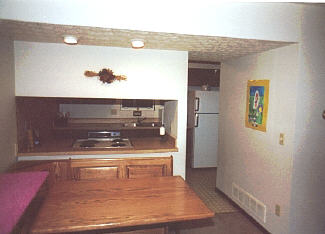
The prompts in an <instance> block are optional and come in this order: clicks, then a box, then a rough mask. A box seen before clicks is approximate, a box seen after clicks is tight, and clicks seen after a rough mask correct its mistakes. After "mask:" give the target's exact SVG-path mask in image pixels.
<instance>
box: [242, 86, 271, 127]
mask: <svg viewBox="0 0 325 234" xmlns="http://www.w3.org/2000/svg"><path fill="white" fill-rule="evenodd" d="M268 103H269V80H249V81H248V82H247V97H246V118H245V120H246V121H245V125H246V127H247V128H252V129H255V130H259V131H263V132H266V121H267V111H268Z"/></svg>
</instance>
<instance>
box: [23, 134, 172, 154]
mask: <svg viewBox="0 0 325 234" xmlns="http://www.w3.org/2000/svg"><path fill="white" fill-rule="evenodd" d="M73 141H74V140H73V139H53V140H50V141H47V142H42V145H41V146H38V147H34V149H32V150H30V151H21V152H18V153H17V156H20V157H21V156H55V155H104V154H141V153H163V152H177V151H178V149H177V147H176V146H175V139H174V138H173V137H170V136H166V140H165V141H162V140H161V138H160V137H138V138H130V141H131V143H132V145H133V148H132V149H123V148H117V149H74V148H72V144H73Z"/></svg>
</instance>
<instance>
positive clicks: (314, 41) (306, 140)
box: [290, 7, 325, 234]
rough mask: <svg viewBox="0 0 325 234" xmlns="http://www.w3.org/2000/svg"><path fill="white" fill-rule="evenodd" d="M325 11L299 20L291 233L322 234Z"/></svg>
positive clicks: (308, 13) (324, 201)
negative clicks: (299, 38)
mask: <svg viewBox="0 0 325 234" xmlns="http://www.w3.org/2000/svg"><path fill="white" fill-rule="evenodd" d="M324 16H325V8H324V7H318V8H316V7H305V9H304V12H303V18H302V34H301V44H300V54H299V56H300V60H299V73H300V74H299V78H298V91H297V110H296V116H295V118H296V136H295V154H294V160H293V175H292V179H293V180H292V193H291V196H292V199H291V217H290V227H291V229H290V233H291V234H300V233H301V234H304V233H308V234H318V233H325V222H324V217H325V209H324V204H325V184H324V178H325V169H324V168H325V120H324V119H322V112H323V111H324V110H325V66H324V61H325V28H324V25H325V17H324Z"/></svg>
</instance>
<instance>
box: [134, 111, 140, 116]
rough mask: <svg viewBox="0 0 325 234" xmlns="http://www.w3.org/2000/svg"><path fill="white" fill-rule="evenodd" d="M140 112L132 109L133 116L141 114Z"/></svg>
mask: <svg viewBox="0 0 325 234" xmlns="http://www.w3.org/2000/svg"><path fill="white" fill-rule="evenodd" d="M141 115H142V112H141V111H133V116H141Z"/></svg>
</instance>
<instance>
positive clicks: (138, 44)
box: [131, 39, 144, 49]
mask: <svg viewBox="0 0 325 234" xmlns="http://www.w3.org/2000/svg"><path fill="white" fill-rule="evenodd" d="M131 45H132V48H133V49H141V48H143V47H144V41H143V40H142V39H132V40H131Z"/></svg>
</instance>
